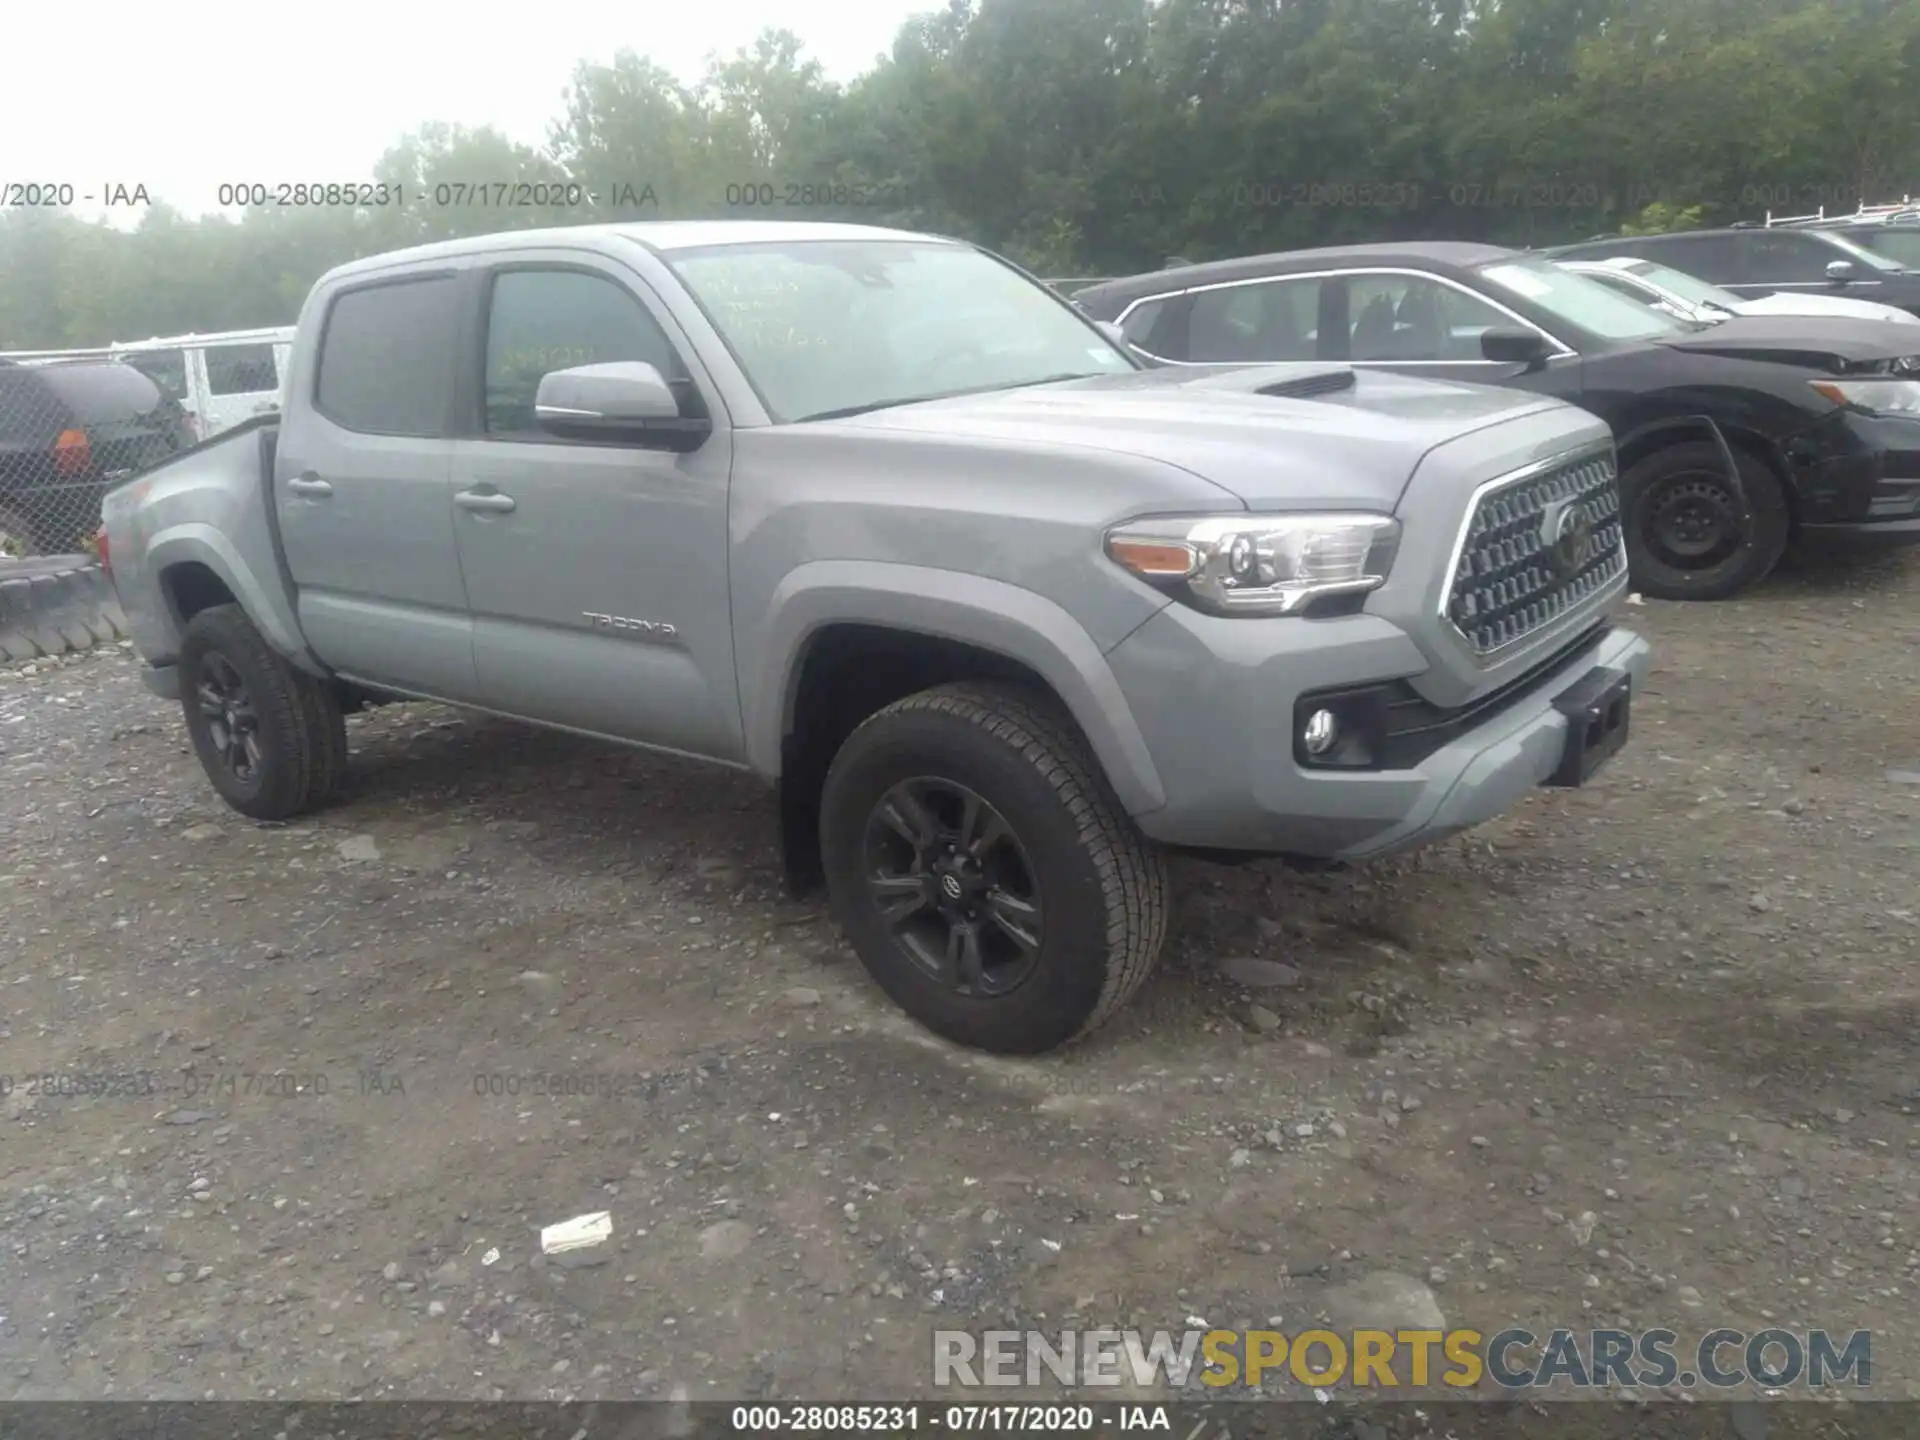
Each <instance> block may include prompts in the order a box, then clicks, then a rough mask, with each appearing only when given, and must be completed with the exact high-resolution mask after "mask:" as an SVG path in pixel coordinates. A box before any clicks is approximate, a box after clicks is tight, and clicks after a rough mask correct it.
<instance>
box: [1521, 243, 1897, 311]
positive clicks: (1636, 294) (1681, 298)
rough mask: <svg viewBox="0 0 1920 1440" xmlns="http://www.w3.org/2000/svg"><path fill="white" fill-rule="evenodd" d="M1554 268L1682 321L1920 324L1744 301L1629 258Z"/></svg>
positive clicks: (1820, 300) (1836, 306)
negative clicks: (1775, 318)
mask: <svg viewBox="0 0 1920 1440" xmlns="http://www.w3.org/2000/svg"><path fill="white" fill-rule="evenodd" d="M1554 263H1555V264H1556V265H1558V266H1560V267H1561V269H1563V270H1571V271H1573V272H1574V273H1575V274H1576V275H1585V276H1587V277H1588V278H1589V279H1592V280H1597V281H1599V282H1600V283H1601V284H1602V285H1605V286H1606V287H1607V288H1608V289H1609V290H1614V291H1618V292H1619V293H1620V294H1622V295H1627V296H1631V297H1632V298H1633V299H1635V300H1638V301H1640V302H1641V303H1643V304H1646V305H1651V306H1652V307H1653V308H1654V309H1656V310H1663V311H1665V312H1666V313H1667V314H1669V315H1672V316H1674V317H1676V318H1677V319H1681V320H1698V321H1704V322H1706V323H1708V324H1711V323H1713V322H1714V321H1716V320H1724V319H1726V318H1727V316H1729V315H1833V316H1840V315H1846V316H1851V317H1853V318H1854V319H1856V320H1897V321H1899V322H1901V323H1902V324H1906V325H1920V315H1912V314H1909V313H1908V312H1907V311H1905V310H1902V309H1900V308H1899V307H1897V306H1894V305H1882V304H1880V303H1879V302H1878V301H1876V300H1849V299H1846V298H1844V297H1842V296H1839V295H1805V294H1797V293H1795V292H1793V291H1783V292H1781V293H1780V294H1777V295H1760V296H1755V297H1753V298H1748V297H1746V296H1743V295H1736V294H1734V293H1733V292H1732V291H1731V290H1722V289H1721V288H1720V287H1719V286H1718V285H1709V284H1708V283H1707V282H1706V281H1705V280H1700V279H1696V278H1695V277H1694V276H1692V275H1688V274H1687V273H1685V272H1684V271H1681V270H1675V269H1673V268H1672V267H1671V266H1667V265H1661V264H1659V263H1658V262H1656V261H1653V260H1641V259H1638V258H1636V257H1634V256H1631V255H1620V256H1616V257H1614V258H1613V259H1610V260H1556V261H1555V262H1554Z"/></svg>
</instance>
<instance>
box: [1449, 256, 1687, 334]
mask: <svg viewBox="0 0 1920 1440" xmlns="http://www.w3.org/2000/svg"><path fill="white" fill-rule="evenodd" d="M1480 273H1481V274H1482V275H1483V276H1485V277H1486V278H1487V279H1488V280H1490V281H1492V282H1493V284H1494V285H1496V286H1498V287H1499V288H1500V289H1502V290H1505V291H1506V292H1507V293H1508V294H1510V295H1517V296H1519V297H1520V298H1521V299H1522V300H1531V301H1532V302H1533V303H1534V304H1535V305H1538V306H1539V307H1540V308H1541V309H1542V310H1546V311H1548V312H1550V313H1551V314H1553V315H1555V316H1557V317H1558V318H1560V319H1562V320H1565V321H1566V322H1567V323H1568V324H1570V325H1575V326H1578V327H1579V328H1580V329H1582V330H1585V331H1586V332H1587V333H1588V334H1590V335H1598V336H1599V337H1600V338H1601V339H1603V340H1657V339H1660V338H1661V337H1662V336H1667V335H1679V334H1684V333H1687V332H1689V331H1692V330H1697V329H1699V328H1700V327H1698V326H1693V325H1687V324H1684V323H1682V322H1681V321H1679V320H1675V319H1672V318H1670V317H1669V316H1667V315H1665V314H1663V313H1661V312H1660V311H1658V310H1652V309H1649V308H1648V307H1647V306H1645V305H1643V304H1641V303H1640V302H1639V301H1637V300H1629V299H1628V298H1627V297H1626V296H1624V295H1621V294H1619V293H1617V292H1616V291H1613V290H1609V289H1608V288H1607V287H1606V286H1604V285H1602V284H1601V283H1600V282H1599V281H1598V280H1591V279H1589V278H1587V277H1586V276H1585V275H1576V274H1574V273H1573V271H1571V270H1562V269H1561V268H1560V267H1559V266H1558V265H1555V264H1553V263H1552V262H1551V261H1548V260H1499V261H1496V262H1494V263H1493V264H1491V265H1482V266H1481V267H1480Z"/></svg>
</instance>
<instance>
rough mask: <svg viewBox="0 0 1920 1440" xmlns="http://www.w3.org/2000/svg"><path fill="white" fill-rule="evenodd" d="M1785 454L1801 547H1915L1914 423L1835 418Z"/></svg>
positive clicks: (1917, 445) (1919, 487)
mask: <svg viewBox="0 0 1920 1440" xmlns="http://www.w3.org/2000/svg"><path fill="white" fill-rule="evenodd" d="M1789 454H1790V456H1791V457H1792V458H1793V460H1794V461H1795V463H1796V464H1797V465H1798V467H1799V475H1798V488H1799V497H1798V500H1799V503H1798V511H1799V525H1798V527H1797V529H1798V536H1799V538H1800V539H1801V540H1802V541H1803V542H1811V543H1814V544H1828V543H1831V544H1836V545H1849V546H1855V545H1857V546H1901V545H1914V544H1920V420H1912V419H1908V418H1906V417H1903V416H1883V415H1861V414H1856V413H1847V412H1840V413H1838V414H1836V416H1835V417H1834V418H1833V423H1831V424H1829V425H1827V426H1823V427H1822V428H1821V429H1820V430H1818V431H1816V432H1814V433H1813V434H1811V435H1809V436H1807V437H1804V438H1803V439H1802V440H1801V441H1799V442H1796V443H1795V444H1794V445H1793V446H1791V447H1790V448H1789Z"/></svg>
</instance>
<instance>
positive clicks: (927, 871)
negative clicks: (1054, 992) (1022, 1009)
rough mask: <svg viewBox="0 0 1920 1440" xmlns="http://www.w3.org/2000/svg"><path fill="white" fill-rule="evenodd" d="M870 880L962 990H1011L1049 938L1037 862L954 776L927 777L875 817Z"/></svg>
mask: <svg viewBox="0 0 1920 1440" xmlns="http://www.w3.org/2000/svg"><path fill="white" fill-rule="evenodd" d="M866 862H867V867H866V870H867V889H868V891H869V893H870V894H871V896H872V900H873V905H874V908H875V910H876V911H877V912H878V913H879V915H880V917H881V918H882V919H883V920H884V921H885V923H886V926H887V929H888V931H889V933H890V934H891V935H892V937H893V941H894V943H895V944H896V945H898V946H899V947H900V950H901V952H902V953H903V954H904V955H905V956H906V958H907V959H908V960H910V961H911V962H912V963H913V964H914V965H916V966H917V967H919V968H920V969H921V970H922V971H924V972H925V973H926V975H927V976H928V977H929V978H931V979H933V980H934V981H936V982H938V983H939V984H941V985H943V986H945V987H947V988H948V989H951V990H953V991H955V992H957V993H958V994H961V995H966V996H978V997H983V998H984V997H996V996H1001V995H1006V994H1008V993H1010V992H1011V991H1013V990H1014V989H1016V988H1018V987H1019V986H1020V985H1021V984H1023V983H1024V982H1025V981H1026V980H1027V979H1028V978H1029V977H1030V976H1031V975H1032V974H1033V971H1034V967H1035V965H1036V964H1037V963H1038V962H1039V958H1040V951H1041V945H1042V943H1043V941H1044V939H1045V928H1044V923H1045V922H1044V919H1043V913H1042V909H1041V904H1040V893H1039V887H1038V885H1037V883H1036V881H1035V879H1034V870H1033V865H1032V862H1031V861H1029V860H1028V858H1027V852H1026V847H1025V846H1023V845H1022V844H1021V843H1020V837H1019V836H1017V835H1016V834H1015V833H1014V831H1013V827H1012V826H1011V825H1009V824H1008V823H1007V820H1006V817H1005V816H1003V815H1002V814H1001V813H1000V812H999V811H998V810H996V809H995V808H994V807H993V806H992V805H990V804H988V803H987V802H986V801H985V800H984V799H982V798H981V797H980V796H979V795H977V794H976V793H974V792H973V791H972V790H970V789H968V788H967V787H966V786H964V785H961V784H959V783H958V782H956V781H952V780H941V779H935V778H933V777H931V776H918V777H915V778H914V779H911V780H903V781H901V782H900V783H899V784H897V785H895V786H893V787H892V788H891V789H890V790H888V791H887V792H886V793H885V794H884V795H882V796H881V797H880V800H879V803H878V804H876V805H875V806H874V807H873V811H872V813H871V814H870V815H869V816H868V818H867V832H866Z"/></svg>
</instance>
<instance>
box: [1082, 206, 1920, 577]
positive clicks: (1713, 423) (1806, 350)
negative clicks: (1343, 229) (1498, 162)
mask: <svg viewBox="0 0 1920 1440" xmlns="http://www.w3.org/2000/svg"><path fill="white" fill-rule="evenodd" d="M1074 300H1075V302H1076V303H1077V304H1079V305H1080V306H1081V307H1082V308H1084V309H1085V310H1086V311H1087V312H1088V313H1089V314H1090V315H1092V316H1093V317H1094V318H1095V319H1096V320H1102V321H1109V322H1113V323H1116V324H1117V325H1118V326H1119V327H1120V329H1121V330H1122V332H1124V334H1125V335H1126V337H1127V340H1128V342H1129V343H1130V344H1131V345H1132V346H1133V347H1134V348H1135V349H1136V350H1137V351H1138V352H1140V354H1141V355H1142V356H1143V357H1145V358H1146V359H1148V360H1149V361H1151V362H1153V363H1157V364H1170V365H1217V364H1255V363H1262V364H1263V363H1272V362H1276V361H1288V360H1295V361H1323V362H1329V361H1330V362H1336V363H1339V364H1343V365H1351V366H1355V367H1367V366H1378V367H1381V368H1384V369H1390V370H1395V371H1400V372H1403V373H1407V374H1415V375H1424V376H1428V377H1431V378H1435V379H1448V380H1462V381H1473V382H1478V383H1481V384H1493V385H1506V386H1514V387H1517V388H1520V389H1526V390H1535V391H1539V392H1541V393H1543V394H1549V395H1553V396H1555V397H1557V398H1560V399H1563V400H1567V401H1570V402H1572V403H1573V404H1576V405H1579V406H1582V407H1584V408H1585V409H1587V410H1590V411H1592V412H1593V413H1594V414H1596V415H1598V416H1600V417H1601V418H1602V419H1603V420H1605V421H1606V422H1607V423H1608V425H1609V426H1611V427H1612V429H1613V433H1614V437H1615V440H1616V442H1617V445H1618V450H1619V464H1620V470H1621V474H1620V491H1621V503H1622V516H1621V521H1622V524H1623V526H1624V530H1625V539H1626V547H1627V555H1628V559H1629V562H1630V564H1631V565H1632V567H1633V573H1634V577H1635V581H1636V583H1637V584H1638V586H1639V588H1640V589H1641V590H1642V591H1644V592H1645V593H1646V594H1649V595H1654V596H1657V597H1661V598H1666V599H1718V598H1721V597H1724V596H1728V595H1732V594H1734V593H1735V592H1737V591H1739V590H1742V589H1744V588H1745V587H1747V586H1748V585H1751V584H1752V583H1754V582H1755V581H1757V580H1759V579H1760V578H1761V577H1763V576H1764V575H1766V574H1767V573H1768V572H1769V571H1770V570H1771V569H1772V568H1773V567H1774V565H1775V564H1776V563H1777V561H1778V560H1779V558H1780V556H1781V554H1782V553H1783V552H1784V551H1785V549H1786V546H1787V545H1788V543H1789V541H1790V540H1793V539H1795V538H1796V537H1799V538H1803V539H1812V538H1815V537H1825V538H1828V539H1835V540H1851V541H1871V542H1880V543H1885V544H1913V543H1920V338H1916V336H1915V333H1914V331H1913V328H1912V327H1910V326H1906V325H1895V324H1892V323H1885V322H1877V321H1870V320H1829V319H1820V318H1813V317H1799V316H1765V317H1759V316H1741V317H1735V318H1732V319H1728V320H1725V321H1723V322H1721V323H1720V324H1717V325H1700V324H1692V323H1688V322H1685V321H1681V320H1677V319H1673V318H1671V317H1669V316H1666V315H1662V314H1660V313H1659V312H1657V311H1654V310H1651V309H1649V308H1647V307H1646V306H1644V305H1641V304H1639V303H1637V302H1635V301H1633V300H1629V299H1627V298H1626V297H1625V296H1622V295H1618V294H1615V293H1614V292H1613V291H1611V290H1608V289H1607V288H1606V287H1605V286H1602V285H1598V284H1596V283H1594V282H1593V281H1591V280H1589V279H1587V278H1586V277H1584V276H1581V275H1576V274H1573V273H1570V272H1569V271H1566V270H1563V269H1561V268H1560V267H1559V266H1557V265H1554V264H1552V263H1550V262H1549V261H1547V260H1544V259H1542V258H1541V257H1539V256H1537V255H1531V254H1526V253H1522V252H1518V251H1512V250H1505V249H1501V248H1498V247H1495V246H1489V245H1471V244H1449V243H1414V242H1409V243H1404V244H1388V245H1359V246H1351V247H1346V248H1341V249H1328V250H1307V251H1296V252H1293V253H1291V254H1284V255H1265V256H1258V257H1255V258H1251V259H1243V260H1225V261H1218V262H1214V263H1211V264H1205V265H1194V266H1188V267H1184V268H1181V269H1176V270H1159V271H1154V272H1152V273H1151V274H1146V275H1139V276H1135V277H1133V278H1131V279H1126V280H1114V281H1109V282H1107V283H1105V284H1101V285H1096V286H1093V287H1092V288H1090V289H1086V290H1081V291H1079V292H1077V293H1076V294H1075V295H1074ZM1592 518H1593V519H1594V520H1595V521H1596V524H1604V522H1605V521H1606V520H1607V519H1608V517H1599V516H1595V517H1592Z"/></svg>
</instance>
